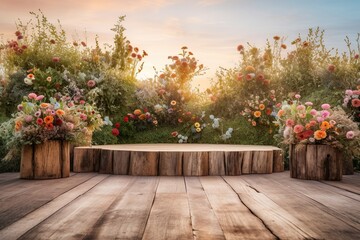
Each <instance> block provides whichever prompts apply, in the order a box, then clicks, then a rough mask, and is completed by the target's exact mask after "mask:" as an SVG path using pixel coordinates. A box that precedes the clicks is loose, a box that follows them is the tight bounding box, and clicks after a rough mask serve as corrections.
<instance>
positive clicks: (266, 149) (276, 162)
mask: <svg viewBox="0 0 360 240" xmlns="http://www.w3.org/2000/svg"><path fill="white" fill-rule="evenodd" d="M281 171H284V160H283V154H282V150H281V149H279V148H277V147H273V146H247V145H225V144H132V145H130V144H123V145H100V146H92V147H76V148H75V150H74V172H99V173H108V174H121V175H139V176H207V175H241V174H252V173H273V172H281Z"/></svg>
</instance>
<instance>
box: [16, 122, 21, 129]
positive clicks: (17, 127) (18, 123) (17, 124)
mask: <svg viewBox="0 0 360 240" xmlns="http://www.w3.org/2000/svg"><path fill="white" fill-rule="evenodd" d="M21 127H22V122H21V121H16V123H15V130H16V131H20V129H21Z"/></svg>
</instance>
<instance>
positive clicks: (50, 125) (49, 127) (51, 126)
mask: <svg viewBox="0 0 360 240" xmlns="http://www.w3.org/2000/svg"><path fill="white" fill-rule="evenodd" d="M53 128H54V125H53V124H52V123H47V124H46V129H48V130H52V129H53Z"/></svg>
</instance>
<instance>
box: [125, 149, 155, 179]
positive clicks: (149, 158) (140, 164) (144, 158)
mask: <svg viewBox="0 0 360 240" xmlns="http://www.w3.org/2000/svg"><path fill="white" fill-rule="evenodd" d="M158 164H159V153H158V152H131V154H130V170H129V174H130V175H135V176H137V175H139V176H157V175H158Z"/></svg>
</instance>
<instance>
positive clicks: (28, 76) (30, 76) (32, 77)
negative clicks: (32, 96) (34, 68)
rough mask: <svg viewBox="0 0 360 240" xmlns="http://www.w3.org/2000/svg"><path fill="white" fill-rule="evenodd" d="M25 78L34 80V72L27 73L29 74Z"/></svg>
mask: <svg viewBox="0 0 360 240" xmlns="http://www.w3.org/2000/svg"><path fill="white" fill-rule="evenodd" d="M27 78H29V79H31V80H34V79H35V76H34V74H32V73H29V74H28V75H27Z"/></svg>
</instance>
